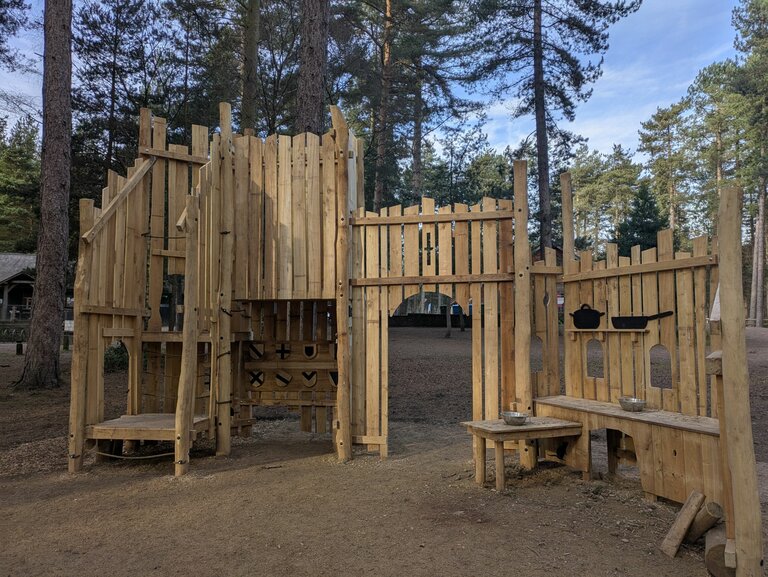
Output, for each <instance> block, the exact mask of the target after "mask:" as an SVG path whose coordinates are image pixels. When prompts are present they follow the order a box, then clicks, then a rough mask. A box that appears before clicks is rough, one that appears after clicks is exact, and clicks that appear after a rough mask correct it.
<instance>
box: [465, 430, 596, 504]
mask: <svg viewBox="0 0 768 577" xmlns="http://www.w3.org/2000/svg"><path fill="white" fill-rule="evenodd" d="M461 424H462V425H463V426H464V427H466V428H467V432H468V433H470V434H471V435H472V436H473V437H474V453H475V454H474V457H475V482H477V483H478V484H480V485H484V484H485V456H486V455H485V451H486V441H493V443H494V449H495V455H496V490H497V491H503V490H504V483H505V478H504V442H505V441H526V440H531V439H552V438H557V437H568V438H571V437H578V436H579V435H581V432H582V425H581V423H579V422H572V421H564V420H561V419H554V418H551V417H531V418H530V419H529V420H528V422H527V423H525V424H524V425H507V424H506V423H505V422H504V421H502V420H501V419H497V420H492V421H467V422H464V423H461Z"/></svg>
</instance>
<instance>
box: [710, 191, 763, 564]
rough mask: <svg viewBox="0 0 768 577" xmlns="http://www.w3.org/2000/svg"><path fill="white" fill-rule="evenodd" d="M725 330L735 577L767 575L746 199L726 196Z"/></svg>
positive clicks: (722, 270) (723, 236)
mask: <svg viewBox="0 0 768 577" xmlns="http://www.w3.org/2000/svg"><path fill="white" fill-rule="evenodd" d="M719 234H720V237H719V241H720V259H719V262H720V313H721V316H720V329H721V332H722V349H723V383H722V384H723V387H722V388H723V400H724V405H725V406H724V407H723V409H724V410H723V412H722V413H720V414H719V418H720V419H725V426H726V430H727V432H728V443H727V452H728V464H729V466H730V469H731V475H732V477H733V478H734V479H738V480H739V487H738V490H737V491H734V492H733V512H734V524H735V534H736V535H735V537H736V575H737V577H753V576H755V577H756V576H757V575H762V564H763V544H762V530H761V525H760V499H759V496H758V492H757V472H756V468H755V450H754V445H753V439H752V418H751V415H750V409H749V375H748V373H747V362H746V360H747V353H746V342H745V337H744V323H745V318H744V316H745V315H744V297H743V293H742V286H741V273H742V268H741V266H742V262H741V193H740V191H739V190H738V189H736V188H729V189H727V190H724V191H723V194H722V196H721V199H720V226H719Z"/></svg>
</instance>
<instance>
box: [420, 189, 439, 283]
mask: <svg viewBox="0 0 768 577" xmlns="http://www.w3.org/2000/svg"><path fill="white" fill-rule="evenodd" d="M421 214H423V215H425V216H432V215H434V214H435V199H434V198H428V197H426V196H424V197H422V199H421ZM420 235H421V274H422V275H424V276H434V275H435V270H436V269H437V267H436V266H435V265H436V262H435V260H436V259H435V255H436V251H435V246H436V245H437V235H436V231H435V225H434V224H427V223H424V224H422V226H421V231H420ZM421 290H423V291H424V292H434V291H435V290H436V288H435V285H434V284H425V285H423V286H422V289H421Z"/></svg>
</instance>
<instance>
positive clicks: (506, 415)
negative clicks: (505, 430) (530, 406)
mask: <svg viewBox="0 0 768 577" xmlns="http://www.w3.org/2000/svg"><path fill="white" fill-rule="evenodd" d="M501 418H502V419H504V422H505V423H506V424H507V425H525V422H526V421H527V420H528V413H516V412H515V411H504V412H502V413H501Z"/></svg>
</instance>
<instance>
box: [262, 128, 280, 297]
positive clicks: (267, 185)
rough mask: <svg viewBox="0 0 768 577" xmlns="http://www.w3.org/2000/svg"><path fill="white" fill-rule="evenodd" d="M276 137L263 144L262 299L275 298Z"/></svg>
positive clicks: (268, 138) (273, 135)
mask: <svg viewBox="0 0 768 577" xmlns="http://www.w3.org/2000/svg"><path fill="white" fill-rule="evenodd" d="M277 203H278V186H277V135H275V134H271V135H270V136H268V137H267V140H266V141H265V143H264V245H265V246H264V298H267V299H275V298H278V296H277V267H278V260H277V236H278V230H277V214H278V210H277Z"/></svg>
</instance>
